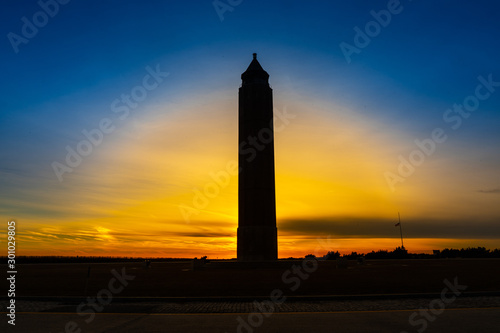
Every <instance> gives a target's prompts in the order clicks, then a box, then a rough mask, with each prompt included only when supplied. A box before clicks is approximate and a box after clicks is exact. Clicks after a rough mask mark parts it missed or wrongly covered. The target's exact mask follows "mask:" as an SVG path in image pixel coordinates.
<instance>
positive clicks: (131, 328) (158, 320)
mask: <svg viewBox="0 0 500 333" xmlns="http://www.w3.org/2000/svg"><path fill="white" fill-rule="evenodd" d="M414 312H415V311H413V310H389V311H349V312H322V313H318V312H294V313H286V312H282V313H274V314H268V315H269V317H266V314H258V315H255V314H254V315H253V317H251V318H250V321H249V314H248V313H246V314H235V313H219V314H199V313H198V314H165V313H161V314H159V313H157V314H144V313H138V314H131V313H123V314H118V313H100V314H97V315H96V316H95V318H94V319H93V320H92V321H91V322H90V323H85V322H84V321H83V320H82V319H83V318H82V317H79V316H78V315H77V314H75V313H43V312H37V313H20V314H18V316H17V320H16V322H17V324H16V327H15V329H12V328H10V327H7V326H8V325H7V324H6V321H5V319H4V320H3V321H2V323H0V331H2V332H43V333H47V332H52V333H60V332H65V324H67V323H70V322H71V321H74V322H75V323H76V324H75V325H77V326H74V327H69V328H70V329H69V330H67V332H120V333H122V332H123V333H126V332H209V333H210V332H239V333H243V332H245V333H249V332H287V333H288V332H290V333H293V332H314V333H320V332H329V333H330V332H356V333H359V332H381V333H383V332H391V333H400V332H408V333H411V332H417V331H418V329H421V328H423V327H424V325H427V326H426V327H425V328H426V329H425V332H428V333H432V332H474V333H478V332H481V333H489V332H495V333H498V332H500V308H483V309H450V310H445V311H443V312H442V313H440V314H439V315H437V316H432V317H429V318H432V321H429V320H427V321H426V320H424V319H423V318H424V317H421V316H420V317H416V318H414V319H415V321H414V323H418V324H416V325H414V326H412V325H411V324H410V322H409V318H410V317H411V316H412V315H413V313H414ZM242 322H245V324H243V323H242ZM424 322H425V323H424ZM80 330H81V331H80Z"/></svg>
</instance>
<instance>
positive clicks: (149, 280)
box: [0, 259, 500, 297]
mask: <svg viewBox="0 0 500 333" xmlns="http://www.w3.org/2000/svg"><path fill="white" fill-rule="evenodd" d="M290 265H296V266H299V267H301V265H302V261H294V262H293V263H290ZM89 266H90V267H91V272H90V278H89V279H88V286H87V289H86V291H85V286H86V278H87V271H88V267H89ZM0 267H2V269H3V270H4V271H6V270H7V269H6V267H5V265H2V266H0ZM122 268H125V272H126V274H127V275H133V276H135V279H134V280H132V281H130V282H129V283H128V285H127V286H126V287H125V288H124V289H123V291H121V292H120V293H119V294H116V295H114V296H117V297H182V296H192V297H196V296H269V294H270V293H271V291H273V290H274V289H281V290H282V291H283V293H284V294H285V295H290V296H292V295H295V296H299V295H357V294H395V293H439V292H441V290H443V288H444V287H445V286H446V285H445V284H444V282H443V281H444V280H445V279H448V280H449V281H451V282H453V281H454V279H455V277H456V278H457V279H458V284H460V285H466V286H467V290H466V292H471V291H500V259H432V260H367V261H366V263H365V265H358V264H357V262H356V261H349V267H348V268H337V267H336V262H335V261H320V262H318V267H317V269H316V270H314V271H312V272H311V273H306V272H305V271H304V270H303V269H302V268H301V269H300V271H293V270H291V269H287V268H286V267H279V268H263V269H255V268H229V267H228V268H225V267H223V268H217V269H215V268H211V269H203V270H196V271H193V270H191V263H190V262H162V263H160V262H154V263H152V265H151V267H150V268H149V269H145V268H144V265H143V264H142V263H110V264H24V265H18V266H17V271H18V273H17V276H16V278H17V280H16V296H18V297H19V296H84V295H85V293H86V294H87V295H96V294H97V293H98V292H99V291H101V290H102V289H103V288H108V284H109V281H110V280H111V279H112V278H113V274H112V273H111V270H112V269H115V270H117V271H118V272H121V271H122ZM284 274H285V275H284ZM283 277H284V278H283ZM3 281H4V282H3V287H2V289H3V290H8V289H9V288H8V286H7V283H6V280H5V279H3ZM295 287H296V288H295ZM292 288H294V289H295V290H292Z"/></svg>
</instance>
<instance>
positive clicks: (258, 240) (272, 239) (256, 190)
mask: <svg viewBox="0 0 500 333" xmlns="http://www.w3.org/2000/svg"><path fill="white" fill-rule="evenodd" d="M241 79H242V81H243V82H242V85H241V87H240V89H239V112H238V122H239V130H238V135H239V139H238V149H239V168H240V169H239V170H240V173H239V179H238V209H239V211H238V250H237V252H238V260H240V261H263V260H276V259H277V258H278V232H277V228H276V197H275V186H274V129H273V127H274V126H273V90H272V89H271V87H270V86H269V82H268V80H269V74H267V72H266V71H265V70H264V69H263V68H262V66H261V65H260V64H259V62H258V61H257V54H256V53H254V54H253V60H252V62H251V63H250V66H248V68H247V70H246V71H245V72H244V73H243V74H241Z"/></svg>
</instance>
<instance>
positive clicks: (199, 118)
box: [6, 98, 498, 258]
mask: <svg viewBox="0 0 500 333" xmlns="http://www.w3.org/2000/svg"><path fill="white" fill-rule="evenodd" d="M275 108H276V112H281V113H283V112H286V113H287V114H289V115H291V116H293V118H292V117H291V116H290V118H288V121H289V122H288V123H280V120H279V119H277V120H276V122H277V123H276V124H275V126H276V127H277V128H278V127H279V128H280V129H281V130H279V131H277V133H276V135H275V151H276V193H277V220H278V230H279V257H289V256H303V255H305V254H307V253H311V252H312V251H316V250H317V249H318V246H319V250H318V251H320V253H317V254H318V255H322V254H325V253H326V252H328V251H329V250H339V251H341V252H343V253H349V252H351V251H358V252H369V251H371V250H378V249H392V248H394V247H396V246H398V245H400V244H399V232H398V230H397V229H395V228H394V226H393V223H394V221H395V220H396V219H397V212H398V211H402V212H403V217H404V219H412V220H415V219H418V218H429V217H432V218H435V219H443V220H452V219H453V218H461V217H464V216H465V217H467V216H471V217H475V216H479V217H485V218H486V217H488V218H491V217H496V216H498V209H497V208H495V207H496V206H494V202H495V200H494V198H493V199H491V198H488V197H487V196H486V197H485V196H482V197H481V196H480V194H478V193H476V192H473V191H472V190H471V191H470V192H467V191H465V189H473V186H474V185H473V184H474V182H473V179H470V178H465V179H463V180H462V181H461V182H459V183H456V175H455V174H454V172H458V171H456V170H455V171H450V170H451V167H450V164H449V163H450V162H449V161H448V160H447V159H446V155H439V156H436V157H435V158H433V159H429V160H428V161H426V163H425V164H424V165H423V166H422V167H420V168H419V170H417V172H416V173H415V175H413V176H411V177H409V178H408V180H407V181H406V182H405V183H404V184H402V185H400V186H399V187H398V190H397V191H396V193H394V192H392V191H391V190H390V188H389V186H388V185H387V183H386V180H385V178H384V177H383V173H384V172H385V171H387V170H394V169H395V167H397V156H398V154H400V153H402V152H404V151H405V149H406V148H407V147H408V142H410V143H411V140H412V138H411V137H410V136H408V135H406V137H405V135H404V134H401V133H399V132H398V131H397V129H392V128H391V127H390V124H383V123H380V122H378V121H377V120H375V119H367V118H366V117H363V116H361V115H360V114H357V113H356V112H354V111H352V110H348V109H345V108H341V107H338V106H334V105H331V104H328V103H324V104H320V103H316V104H315V105H314V106H310V105H308V103H307V101H301V100H300V99H297V100H295V101H293V103H290V104H287V105H282V104H280V103H276V102H275ZM236 109H237V108H236V100H235V99H234V100H219V101H218V100H217V99H216V98H213V99H210V100H209V101H208V102H206V101H205V102H200V100H194V101H191V102H190V103H189V104H186V105H182V106H178V107H177V109H176V110H175V111H173V110H166V109H164V108H162V107H157V109H155V110H152V111H150V112H146V113H145V115H144V116H142V117H139V116H137V117H135V118H134V119H131V120H130V122H129V123H128V124H127V125H126V126H125V127H124V128H122V129H120V130H119V131H117V132H116V133H114V134H113V135H112V136H111V137H109V138H106V139H105V142H104V143H103V144H102V146H100V147H98V148H97V149H96V150H95V152H93V154H92V155H90V156H89V157H86V159H85V161H84V163H82V165H81V166H79V167H78V168H76V169H75V171H74V172H73V173H71V174H66V175H65V180H64V182H63V183H61V184H59V183H57V184H56V183H53V182H47V186H45V187H44V188H43V189H42V188H38V189H37V188H33V189H30V191H34V192H36V191H38V192H39V196H40V201H39V202H31V203H29V205H27V206H26V210H25V211H24V212H23V214H20V215H18V216H11V217H6V218H9V219H10V218H15V219H16V220H17V224H18V232H19V246H18V250H19V254H20V255H116V256H162V257H194V256H198V257H199V256H202V255H209V257H212V258H214V257H219V258H232V257H235V253H236V239H235V235H236V227H237V223H238V222H237V209H238V207H237V194H238V192H237V176H236V175H232V176H231V177H230V178H228V181H227V184H223V185H220V184H219V185H216V194H208V195H207V194H206V188H207V186H208V187H209V188H210V186H212V189H213V185H214V184H217V182H216V181H215V180H214V179H213V177H212V176H211V174H214V173H215V174H218V173H221V172H222V173H224V172H228V170H227V168H228V164H231V163H235V162H236V161H237V126H236V125H237V114H236V111H235V110H236ZM281 125H283V126H281ZM395 138H398V139H397V140H396V139H395ZM228 173H229V172H228ZM454 181H455V183H453V182H454ZM208 184H212V185H208ZM443 184H448V186H446V187H443ZM197 191H199V192H197ZM204 192H205V194H203V195H201V197H202V198H200V193H204ZM197 193H198V194H197ZM196 200H198V201H197V203H196ZM464 201H466V202H472V203H475V204H476V209H480V210H481V214H480V215H474V214H473V213H471V210H470V209H469V208H470V207H467V206H464V205H463V204H462V203H463V202H464ZM44 209H45V210H49V213H46V214H45V215H41V214H40V213H39V211H40V210H44ZM50 211H52V212H54V214H52V215H51V214H50ZM342 216H348V217H350V218H353V219H356V218H359V219H365V220H366V219H370V218H373V219H377V220H378V221H380V220H386V221H387V230H388V231H387V233H388V234H391V233H393V236H392V238H391V237H381V236H377V237H370V234H369V233H366V234H363V233H362V232H363V231H362V230H361V231H359V230H358V232H361V235H358V237H357V238H352V237H346V235H343V234H325V233H326V232H327V231H325V232H321V233H317V230H316V229H313V230H310V231H308V230H307V226H304V227H303V229H301V230H302V231H300V232H299V231H289V230H287V229H286V228H285V229H284V230H282V229H280V224H281V225H283V226H285V223H284V221H288V220H304V221H308V220H312V221H314V220H318V219H323V220H324V219H328V218H329V217H342ZM304 223H307V222H304ZM332 223H335V222H332ZM443 223H446V222H443ZM450 227H452V226H451V225H450ZM407 236H408V237H409V239H408V240H407V244H408V245H407V248H408V249H409V250H410V251H419V252H422V251H427V252H429V251H431V250H432V249H434V248H444V247H445V246H448V245H450V246H451V245H453V246H457V247H458V246H460V245H459V244H472V245H471V246H474V245H473V244H475V243H474V242H471V241H469V240H467V238H466V237H465V235H464V237H463V238H456V237H455V238H451V239H446V238H443V237H436V238H432V236H429V237H428V238H421V237H420V238H419V237H412V235H411V234H410V235H407ZM324 239H327V240H328V242H326V243H325V241H324ZM332 239H335V241H332ZM472 239H474V238H472ZM478 242H480V243H477V244H476V245H475V246H484V245H483V244H490V245H492V246H493V245H494V244H495V242H496V241H495V240H486V239H482V240H479V241H478ZM325 244H327V246H325ZM330 245H331V248H327V247H328V246H330ZM315 254H316V253H315Z"/></svg>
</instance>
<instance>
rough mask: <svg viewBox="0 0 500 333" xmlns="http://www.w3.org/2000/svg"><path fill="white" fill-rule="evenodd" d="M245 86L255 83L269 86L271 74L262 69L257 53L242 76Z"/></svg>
mask: <svg viewBox="0 0 500 333" xmlns="http://www.w3.org/2000/svg"><path fill="white" fill-rule="evenodd" d="M241 80H242V81H243V83H242V84H243V85H246V84H253V83H263V84H267V85H269V74H267V72H266V71H265V70H264V68H262V66H261V65H260V63H259V61H258V60H257V53H254V54H253V60H252V62H251V63H250V65H249V66H248V68H247V70H246V71H245V72H244V73H243V74H241Z"/></svg>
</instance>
